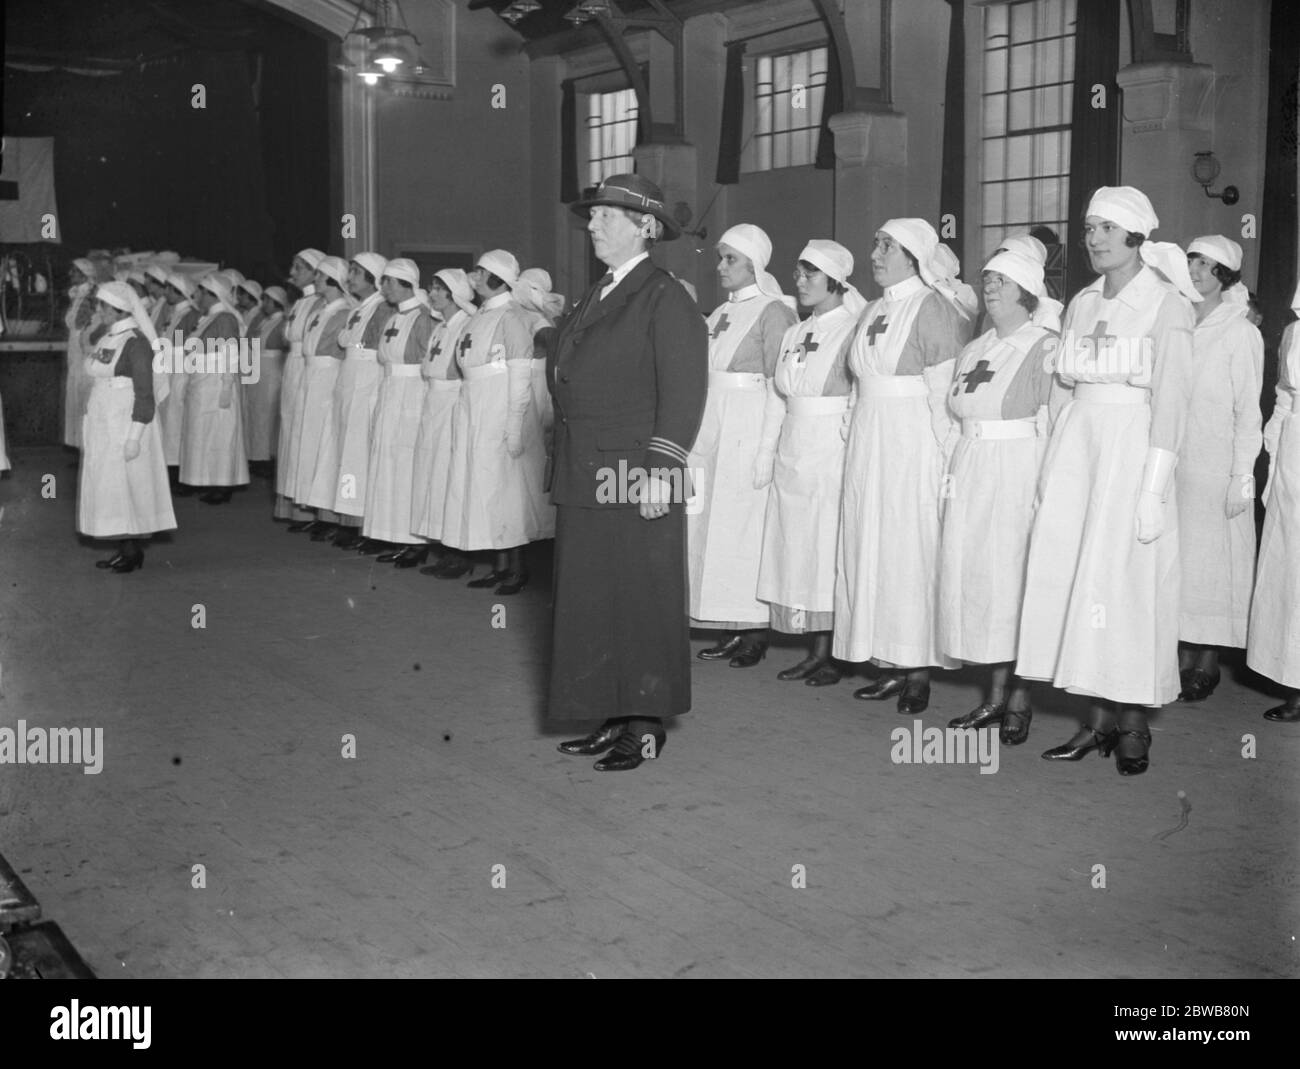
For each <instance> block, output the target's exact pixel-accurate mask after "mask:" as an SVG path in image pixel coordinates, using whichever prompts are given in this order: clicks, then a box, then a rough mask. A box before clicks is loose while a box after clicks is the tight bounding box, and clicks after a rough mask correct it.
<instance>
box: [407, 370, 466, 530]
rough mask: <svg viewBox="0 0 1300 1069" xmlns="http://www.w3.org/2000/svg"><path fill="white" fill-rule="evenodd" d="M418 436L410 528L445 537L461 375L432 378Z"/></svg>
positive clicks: (412, 481) (413, 474)
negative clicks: (452, 443)
mask: <svg viewBox="0 0 1300 1069" xmlns="http://www.w3.org/2000/svg"><path fill="white" fill-rule="evenodd" d="M428 382H429V392H428V393H426V394H425V395H424V412H423V413H422V414H421V416H420V434H419V437H418V438H416V440H415V467H414V469H413V472H412V476H411V530H412V531H414V532H415V533H416V534H418V535H419V536H420V537H421V538H431V539H433V540H434V541H436V542H441V541H442V525H443V517H444V516H445V514H446V506H447V474H448V472H449V471H450V468H451V456H450V453H451V419H452V413H453V412H455V410H456V396H457V394H459V393H460V379H429V380H428Z"/></svg>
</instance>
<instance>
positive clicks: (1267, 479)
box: [1260, 453, 1273, 508]
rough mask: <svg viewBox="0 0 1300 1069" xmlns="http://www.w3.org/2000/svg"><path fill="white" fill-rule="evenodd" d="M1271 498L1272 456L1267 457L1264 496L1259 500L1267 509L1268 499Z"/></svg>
mask: <svg viewBox="0 0 1300 1069" xmlns="http://www.w3.org/2000/svg"><path fill="white" fill-rule="evenodd" d="M1272 496H1273V455H1272V454H1271V453H1270V454H1269V457H1268V474H1267V475H1265V476H1264V495H1263V497H1262V498H1260V500H1261V501H1262V502H1263V504H1264V507H1265V508H1268V499H1269V498H1270V497H1272Z"/></svg>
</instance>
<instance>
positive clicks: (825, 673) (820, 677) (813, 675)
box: [803, 661, 844, 687]
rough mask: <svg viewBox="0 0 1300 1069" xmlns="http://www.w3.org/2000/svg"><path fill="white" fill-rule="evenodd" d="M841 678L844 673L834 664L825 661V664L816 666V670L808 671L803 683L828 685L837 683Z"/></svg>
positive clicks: (807, 685) (815, 685)
mask: <svg viewBox="0 0 1300 1069" xmlns="http://www.w3.org/2000/svg"><path fill="white" fill-rule="evenodd" d="M843 678H844V673H843V672H841V671H840V670H839V669H838V668H836V667H835V665H833V664H831V662H830V661H827V662H826V663H825V664H823V665H821V666H820V667H819V668H817V669H816V671H813V672H809V673H808V675H807V677H805V679H804V681H803V683H804V686H805V687H829V686H832V685H834V684H836V683H838V682H839V681H840V680H841V679H843Z"/></svg>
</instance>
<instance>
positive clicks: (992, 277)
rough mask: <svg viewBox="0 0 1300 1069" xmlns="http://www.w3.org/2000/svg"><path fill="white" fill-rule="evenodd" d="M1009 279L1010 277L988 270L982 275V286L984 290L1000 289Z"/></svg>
mask: <svg viewBox="0 0 1300 1069" xmlns="http://www.w3.org/2000/svg"><path fill="white" fill-rule="evenodd" d="M1010 281H1011V279H1009V278H1007V277H1006V276H1005V275H999V274H997V273H995V272H989V273H988V274H986V275H985V276H984V288H985V289H986V290H1000V289H1003V288H1004V287H1005V286H1006V285H1007V284H1008V283H1009V282H1010Z"/></svg>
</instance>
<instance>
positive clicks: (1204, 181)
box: [1192, 152, 1241, 204]
mask: <svg viewBox="0 0 1300 1069" xmlns="http://www.w3.org/2000/svg"><path fill="white" fill-rule="evenodd" d="M1220 170H1221V168H1220V167H1219V161H1218V160H1216V159H1215V158H1214V153H1213V152H1198V153H1197V154H1196V160H1195V162H1193V164H1192V178H1193V179H1195V180H1196V183H1197V185H1199V186H1200V187H1201V188H1202V189H1204V190H1205V195H1206V196H1207V197H1217V198H1218V199H1219V200H1221V201H1223V203H1224V204H1236V203H1237V201H1239V200H1241V194H1240V193H1239V192H1238V191H1237V187H1236V186H1224V187H1223V192H1222V193H1211V192H1210V186H1211V185H1213V184H1214V180H1215V179H1216V178H1218V177H1219V171H1220Z"/></svg>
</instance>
